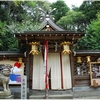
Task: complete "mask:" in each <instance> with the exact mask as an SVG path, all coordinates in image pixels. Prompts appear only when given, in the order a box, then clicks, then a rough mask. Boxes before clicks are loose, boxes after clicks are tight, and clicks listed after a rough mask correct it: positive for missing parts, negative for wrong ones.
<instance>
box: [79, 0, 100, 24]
mask: <svg viewBox="0 0 100 100" xmlns="http://www.w3.org/2000/svg"><path fill="white" fill-rule="evenodd" d="M79 10H80V11H82V12H83V14H84V15H85V16H86V22H87V24H89V23H90V22H91V21H92V20H94V19H96V18H97V16H96V14H97V13H98V11H100V1H93V2H92V1H91V0H90V1H84V2H83V4H82V5H81V6H80V8H79Z"/></svg>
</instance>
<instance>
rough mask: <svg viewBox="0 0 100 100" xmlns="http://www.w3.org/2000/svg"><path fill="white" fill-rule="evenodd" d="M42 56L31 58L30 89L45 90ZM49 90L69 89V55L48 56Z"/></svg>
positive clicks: (53, 54)
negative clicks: (31, 76) (31, 75)
mask: <svg viewBox="0 0 100 100" xmlns="http://www.w3.org/2000/svg"><path fill="white" fill-rule="evenodd" d="M43 69H44V64H43V57H42V54H40V55H35V56H34V57H33V78H32V79H33V81H32V84H33V85H32V86H33V87H32V89H45V82H44V75H43ZM48 73H49V89H56V90H57V89H58V90H59V89H71V88H72V83H71V71H70V61H69V55H62V54H60V53H49V54H48Z"/></svg>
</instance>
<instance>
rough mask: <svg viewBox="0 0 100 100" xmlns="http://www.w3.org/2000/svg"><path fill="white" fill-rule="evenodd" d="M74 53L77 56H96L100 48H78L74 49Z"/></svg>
mask: <svg viewBox="0 0 100 100" xmlns="http://www.w3.org/2000/svg"><path fill="white" fill-rule="evenodd" d="M74 54H75V55H76V56H79V55H83V56H85V55H88V56H89V55H93V56H97V55H100V50H78V51H75V52H74Z"/></svg>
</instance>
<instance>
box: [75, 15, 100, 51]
mask: <svg viewBox="0 0 100 100" xmlns="http://www.w3.org/2000/svg"><path fill="white" fill-rule="evenodd" d="M77 49H79V50H100V13H98V14H97V19H96V20H93V21H92V22H91V24H89V26H88V29H87V31H86V36H84V37H83V38H82V39H81V40H79V41H78V45H77Z"/></svg>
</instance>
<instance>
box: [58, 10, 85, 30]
mask: <svg viewBox="0 0 100 100" xmlns="http://www.w3.org/2000/svg"><path fill="white" fill-rule="evenodd" d="M85 22H86V19H85V16H84V14H82V12H76V11H69V12H68V13H67V14H66V16H63V17H62V18H61V19H60V20H59V21H58V22H57V24H58V25H60V27H62V28H64V29H66V30H70V31H72V30H74V31H75V30H76V29H77V31H85V30H86V24H85Z"/></svg>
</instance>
